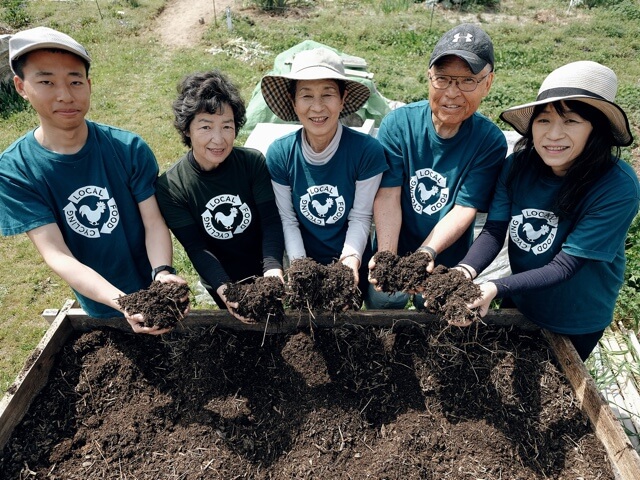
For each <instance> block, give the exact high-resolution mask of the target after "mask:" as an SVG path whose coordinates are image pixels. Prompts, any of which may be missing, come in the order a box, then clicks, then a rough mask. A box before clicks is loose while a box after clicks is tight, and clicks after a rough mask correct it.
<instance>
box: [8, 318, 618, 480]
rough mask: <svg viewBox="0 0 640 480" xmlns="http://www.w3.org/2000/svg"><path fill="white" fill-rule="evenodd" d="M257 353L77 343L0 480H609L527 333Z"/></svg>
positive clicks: (89, 339)
mask: <svg viewBox="0 0 640 480" xmlns="http://www.w3.org/2000/svg"><path fill="white" fill-rule="evenodd" d="M263 336H264V335H263V333H262V332H242V333H239V332H233V331H226V330H222V329H220V328H209V329H191V330H186V331H183V332H177V331H175V332H172V333H171V334H167V335H163V336H162V337H153V336H147V335H135V334H132V333H128V332H126V333H125V332H119V331H115V330H108V329H106V330H96V331H93V332H90V333H85V334H80V333H75V334H74V336H73V337H72V338H71V339H70V340H69V341H68V342H67V343H66V344H65V346H64V347H63V349H62V351H61V352H60V354H59V355H58V356H57V359H56V363H55V365H54V367H53V369H52V372H51V375H50V379H49V382H48V383H47V385H46V386H45V388H44V389H43V390H42V392H41V393H40V394H39V396H38V397H37V398H36V399H35V400H34V402H33V404H32V406H31V408H30V410H29V411H28V413H27V414H26V416H25V418H24V419H23V421H22V422H21V423H20V425H19V426H18V427H17V428H16V430H15V431H14V434H13V436H12V438H11V439H10V441H9V442H8V444H7V446H6V447H5V449H4V450H3V452H2V458H1V460H0V478H2V479H7V480H8V479H19V478H20V479H22V478H24V479H26V478H43V479H44V478H48V479H65V480H70V479H125V478H126V479H225V480H226V479H236V478H246V479H302V478H305V479H365V478H373V479H403V480H404V479H421V480H423V479H427V480H430V479H433V480H436V479H438V480H439V479H461V480H462V479H464V480H469V479H485V480H492V479H509V480H519V479H522V480H532V479H567V480H569V479H570V480H576V479H577V478H582V479H585V480H590V479H607V480H609V479H613V478H614V477H613V474H612V472H611V469H610V466H609V464H608V460H607V459H606V458H607V457H606V453H605V451H604V448H603V447H602V444H601V443H599V442H598V440H597V439H596V438H595V435H594V434H593V431H592V429H591V427H590V425H589V423H588V421H587V420H586V418H585V417H584V416H583V415H582V414H581V413H580V411H579V410H578V406H577V402H576V400H575V398H574V395H573V393H572V390H571V388H570V387H569V385H568V383H567V381H566V379H565V377H564V376H563V375H562V374H561V373H559V370H558V367H557V365H556V363H555V361H554V360H553V358H552V357H551V356H550V354H549V350H548V348H547V345H546V342H545V340H544V338H543V337H542V336H540V334H539V333H537V332H533V333H531V332H528V333H525V332H521V331H516V330H510V329H505V328H499V327H492V326H485V325H482V324H480V323H476V324H475V325H474V326H472V327H471V328H468V329H459V328H451V327H447V326H446V324H445V323H444V322H432V323H429V324H428V325H426V326H406V325H404V326H403V325H399V324H398V325H396V327H395V328H394V329H393V330H392V329H380V328H373V327H356V326H345V327H340V328H334V329H316V330H312V331H308V330H300V331H298V332H297V333H293V334H272V335H267V336H266V338H265V339H263ZM261 345H262V346H261Z"/></svg>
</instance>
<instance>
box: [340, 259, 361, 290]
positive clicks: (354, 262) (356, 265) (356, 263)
mask: <svg viewBox="0 0 640 480" xmlns="http://www.w3.org/2000/svg"><path fill="white" fill-rule="evenodd" d="M340 262H342V264H343V265H346V266H347V267H349V268H350V269H351V270H352V271H353V279H354V282H355V284H356V285H358V282H359V281H360V273H359V272H358V270H359V269H360V260H359V259H358V257H356V256H355V255H347V256H346V257H344V258H342V259H341V260H340Z"/></svg>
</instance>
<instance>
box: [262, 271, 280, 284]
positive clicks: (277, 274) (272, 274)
mask: <svg viewBox="0 0 640 480" xmlns="http://www.w3.org/2000/svg"><path fill="white" fill-rule="evenodd" d="M264 276H265V277H278V278H279V279H280V281H281V282H282V283H284V272H283V271H282V269H281V268H271V269H269V270H267V271H266V272H264Z"/></svg>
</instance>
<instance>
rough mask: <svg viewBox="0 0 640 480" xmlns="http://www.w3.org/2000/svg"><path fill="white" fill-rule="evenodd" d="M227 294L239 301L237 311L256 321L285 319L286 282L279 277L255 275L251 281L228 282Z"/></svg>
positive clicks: (229, 297)
mask: <svg viewBox="0 0 640 480" xmlns="http://www.w3.org/2000/svg"><path fill="white" fill-rule="evenodd" d="M225 296H226V297H227V300H228V301H230V302H237V303H238V308H237V309H236V312H237V313H238V315H240V316H241V317H244V318H250V319H252V320H254V321H256V322H260V321H265V322H267V321H268V322H276V323H282V321H283V320H284V303H283V301H284V284H283V283H282V281H281V280H280V278H278V277H255V278H252V279H251V281H245V282H233V283H228V284H227V290H226V291H225Z"/></svg>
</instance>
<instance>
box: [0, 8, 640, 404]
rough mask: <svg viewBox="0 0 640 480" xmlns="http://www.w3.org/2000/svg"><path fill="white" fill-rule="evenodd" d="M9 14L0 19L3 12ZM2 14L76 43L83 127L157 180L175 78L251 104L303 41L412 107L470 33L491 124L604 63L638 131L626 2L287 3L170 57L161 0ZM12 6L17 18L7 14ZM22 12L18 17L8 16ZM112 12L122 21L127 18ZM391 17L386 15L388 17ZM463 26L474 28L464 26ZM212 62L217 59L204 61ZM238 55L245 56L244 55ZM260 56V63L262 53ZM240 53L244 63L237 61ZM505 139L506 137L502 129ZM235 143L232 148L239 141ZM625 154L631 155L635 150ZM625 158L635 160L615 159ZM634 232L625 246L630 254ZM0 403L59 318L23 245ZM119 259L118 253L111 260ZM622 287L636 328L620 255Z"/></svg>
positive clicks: (56, 283)
mask: <svg viewBox="0 0 640 480" xmlns="http://www.w3.org/2000/svg"><path fill="white" fill-rule="evenodd" d="M9 3H10V8H11V9H13V10H12V11H11V12H8V13H10V15H4V14H6V13H7V8H8V7H7V5H8V4H9ZM9 3H7V2H4V3H2V2H0V26H3V25H4V26H10V25H9V24H8V23H7V20H6V17H7V16H8V17H10V18H15V19H16V21H18V20H19V21H23V20H24V19H25V18H28V19H29V21H30V22H31V25H33V26H35V25H47V26H51V27H54V28H58V29H60V30H62V31H65V32H67V33H70V34H72V35H73V36H74V37H76V38H77V39H78V40H79V41H81V42H82V43H84V44H85V45H86V46H87V48H88V49H89V51H90V53H91V55H92V57H93V60H94V62H93V66H92V70H91V77H92V82H93V84H92V85H93V96H92V107H91V111H90V114H89V116H90V118H91V119H93V120H95V121H99V122H104V123H108V124H113V125H117V126H119V127H122V128H125V129H130V130H133V131H135V132H137V133H139V134H141V135H142V136H143V137H144V138H145V139H146V140H147V142H148V143H149V145H150V146H151V148H152V149H153V150H154V152H155V153H156V156H157V158H158V161H159V163H160V166H161V169H163V170H164V169H166V168H167V167H168V166H169V165H171V164H172V163H173V162H174V161H175V160H176V159H178V158H179V157H180V156H181V155H182V154H183V153H184V147H183V146H182V144H181V143H180V140H179V137H178V135H177V133H176V132H175V131H174V129H173V126H172V115H171V103H172V101H173V99H174V96H175V94H176V85H177V84H178V82H179V81H180V79H181V78H182V77H183V76H184V75H186V74H188V73H191V72H193V71H200V70H206V69H211V68H219V69H221V70H222V71H224V72H226V73H227V74H228V75H229V76H230V77H231V78H232V79H233V80H234V81H235V82H236V83H237V84H238V86H239V87H240V90H241V92H242V94H243V95H244V97H245V99H246V100H247V101H248V99H249V98H250V95H251V93H252V91H253V89H254V87H255V86H256V84H257V83H258V82H259V80H260V78H261V77H262V75H264V74H265V73H266V72H268V71H269V70H270V69H271V68H272V67H273V61H274V59H275V56H276V55H277V54H279V53H280V52H281V51H283V50H285V49H288V48H290V47H292V46H294V45H296V44H297V43H299V42H301V41H302V40H305V39H307V38H309V39H312V40H315V41H318V42H321V43H325V44H327V45H330V46H332V47H335V48H337V49H340V50H343V51H345V52H346V53H349V54H351V55H357V56H360V57H363V58H365V59H366V60H367V62H368V64H369V69H370V71H371V72H373V73H374V74H375V77H374V80H375V82H376V86H377V88H378V90H379V91H380V92H381V93H382V94H383V95H384V96H385V97H387V98H389V99H393V100H398V101H403V102H411V101H415V100H421V99H423V98H425V96H426V93H427V80H426V69H427V62H428V58H429V55H430V52H431V50H432V48H433V47H434V45H435V43H436V42H437V40H438V38H439V37H440V35H441V34H442V33H444V32H445V31H446V30H448V29H449V28H450V27H451V26H452V25H453V24H456V23H460V22H463V21H479V22H480V23H481V24H482V26H483V27H484V28H485V29H486V31H487V32H488V33H489V34H490V35H491V37H492V39H493V41H494V44H495V50H496V63H497V65H496V72H497V73H496V80H495V82H494V86H493V88H492V90H491V93H490V95H489V96H488V97H487V98H486V99H485V101H484V102H483V104H482V106H481V111H482V112H483V113H484V114H486V115H487V116H489V117H490V118H492V119H493V120H496V121H497V119H498V115H499V113H500V112H501V111H502V110H503V109H504V108H507V107H509V106H512V105H515V104H518V103H524V102H527V101H530V100H532V99H534V98H535V96H536V94H537V90H538V87H539V85H540V83H541V82H542V80H543V79H544V77H545V76H546V75H547V74H548V73H549V72H550V71H551V70H552V69H554V68H556V67H557V66H559V65H561V64H564V63H566V62H569V61H574V60H581V59H591V60H596V61H600V62H602V63H604V64H606V65H608V66H610V67H611V68H613V69H614V70H615V71H616V73H617V74H618V77H619V81H620V86H619V90H618V92H619V94H618V101H619V103H620V104H621V105H622V106H623V107H624V108H625V109H626V110H627V112H628V113H629V117H630V120H631V123H632V125H633V128H634V131H635V132H636V137H638V131H639V128H640V88H638V79H639V78H640V62H638V58H640V4H639V3H638V2H637V1H636V0H623V1H621V2H618V3H617V4H616V5H615V6H614V7H609V8H606V9H605V8H593V9H589V10H588V9H583V8H582V9H575V8H574V9H572V12H571V14H570V15H567V14H566V11H567V6H568V2H567V1H561V0H541V1H536V0H511V1H503V2H500V4H499V6H498V7H495V8H493V9H491V10H483V8H482V5H481V3H482V2H467V3H469V5H468V6H467V7H466V8H463V9H460V10H458V9H454V10H450V11H444V10H443V9H441V8H440V7H438V8H436V9H435V11H434V12H433V14H432V10H431V8H430V7H427V4H426V3H424V2H419V3H415V2H408V1H403V0H396V1H393V0H367V1H355V0H354V1H346V0H335V1H322V0H319V1H315V2H296V4H297V7H296V12H298V13H291V14H289V15H271V14H264V13H260V12H259V11H258V10H257V9H255V8H246V7H243V8H240V5H241V4H242V5H245V6H246V5H248V4H251V3H252V2H247V1H245V2H241V1H237V2H236V4H235V6H234V8H233V30H232V31H231V32H230V31H229V30H228V29H227V27H226V22H218V26H217V27H216V26H214V25H213V24H210V25H209V29H208V30H207V32H206V34H205V35H204V38H203V39H202V42H201V43H200V44H199V45H197V46H194V47H193V48H188V49H178V50H173V49H169V48H167V47H166V46H164V45H162V44H161V43H160V42H159V40H158V39H157V38H154V37H153V36H152V35H151V34H150V33H149V31H150V29H149V27H150V25H151V23H152V21H153V19H154V18H155V17H156V16H157V15H158V14H159V12H161V10H162V9H163V7H164V5H165V2H164V1H162V0H144V1H142V0H140V1H132V0H129V1H125V0H119V1H118V0H115V1H109V2H106V1H100V0H98V1H97V2H96V1H89V0H84V1H83V0H75V1H66V2H59V1H49V0H33V1H30V2H9ZM18 4H19V5H21V7H18V6H17V5H18ZM17 8H23V9H24V10H22V11H21V10H16V9H17ZM118 12H124V15H123V14H121V13H118ZM387 12H388V13H387ZM469 15H471V16H469ZM211 49H215V50H216V51H221V53H217V54H215V55H214V54H212V53H209V51H210V50H211ZM245 49H247V50H248V51H249V53H251V55H246V53H247V51H246V50H245ZM265 52H266V53H265ZM241 54H242V55H241ZM36 125H37V119H36V117H35V115H34V113H33V111H32V110H31V109H30V108H29V107H24V106H21V107H19V108H17V109H13V110H12V111H11V112H9V113H8V114H3V115H0V149H4V148H6V147H7V146H8V145H9V144H10V143H12V142H13V141H14V140H15V139H16V138H18V137H19V136H20V135H22V134H24V133H25V132H26V131H27V130H28V129H30V128H33V127H34V126H36ZM499 125H500V126H501V127H502V128H506V126H505V125H504V124H501V123H499ZM246 136H247V134H246V132H242V133H241V134H240V136H239V138H238V143H239V144H242V143H243V142H244V140H245V139H246ZM632 148H635V149H636V151H638V143H637V142H636V143H635V144H634V145H633V147H632ZM624 152H625V153H624V155H625V158H627V159H630V158H631V155H632V154H631V152H632V149H625V151H624ZM637 224H638V222H636V224H635V227H634V230H633V231H632V234H631V235H630V240H629V244H630V245H633V249H635V250H634V251H635V252H638V251H640V232H639V231H638V226H637ZM0 254H1V257H0V258H2V262H0V307H1V310H0V353H1V355H0V372H2V374H1V376H0V394H1V393H3V392H4V391H5V390H6V388H7V387H8V386H9V384H10V383H11V382H12V381H13V379H14V378H15V375H16V373H17V372H18V371H19V370H20V368H21V366H22V364H23V362H24V360H25V359H26V357H27V356H28V355H29V353H30V351H31V350H32V349H33V347H34V346H35V345H36V344H37V341H38V340H39V338H41V336H42V334H43V332H44V331H45V329H46V328H47V323H46V322H45V321H44V320H42V319H41V318H40V313H41V312H42V310H44V309H45V308H60V307H61V306H62V305H63V303H64V301H65V299H67V298H71V297H72V294H71V290H70V289H69V287H67V286H66V285H65V284H64V283H63V282H62V281H60V279H58V278H57V277H55V275H53V274H52V273H51V271H50V270H49V269H48V268H47V267H46V266H45V265H44V264H43V262H42V260H41V259H40V256H39V254H38V253H37V252H36V251H35V249H34V248H33V246H32V245H31V244H30V242H29V241H28V240H27V239H26V237H25V236H24V235H21V236H18V237H10V238H0ZM114 255H117V251H114ZM629 257H630V262H629V263H630V270H629V272H628V279H629V280H628V283H627V284H626V285H625V289H624V290H623V294H622V295H621V298H623V299H624V305H621V306H620V307H619V309H618V310H617V311H616V315H617V317H619V318H620V319H622V320H624V321H625V323H628V324H630V325H633V324H634V320H635V324H634V325H635V328H636V329H637V327H638V326H637V322H638V315H640V305H639V304H638V301H637V300H635V303H634V301H633V299H635V298H637V297H638V289H639V288H640V284H639V283H640V282H639V281H638V278H640V262H639V261H638V257H637V255H636V256H634V254H633V253H632V254H630V255H629ZM175 263H176V266H177V267H178V268H179V269H180V271H181V273H182V274H183V275H185V276H186V277H187V278H188V279H189V281H190V282H195V279H196V276H195V273H194V272H193V269H192V267H191V266H190V263H189V261H188V258H186V255H184V252H183V251H182V250H181V248H180V247H179V246H178V245H176V262H175Z"/></svg>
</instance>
